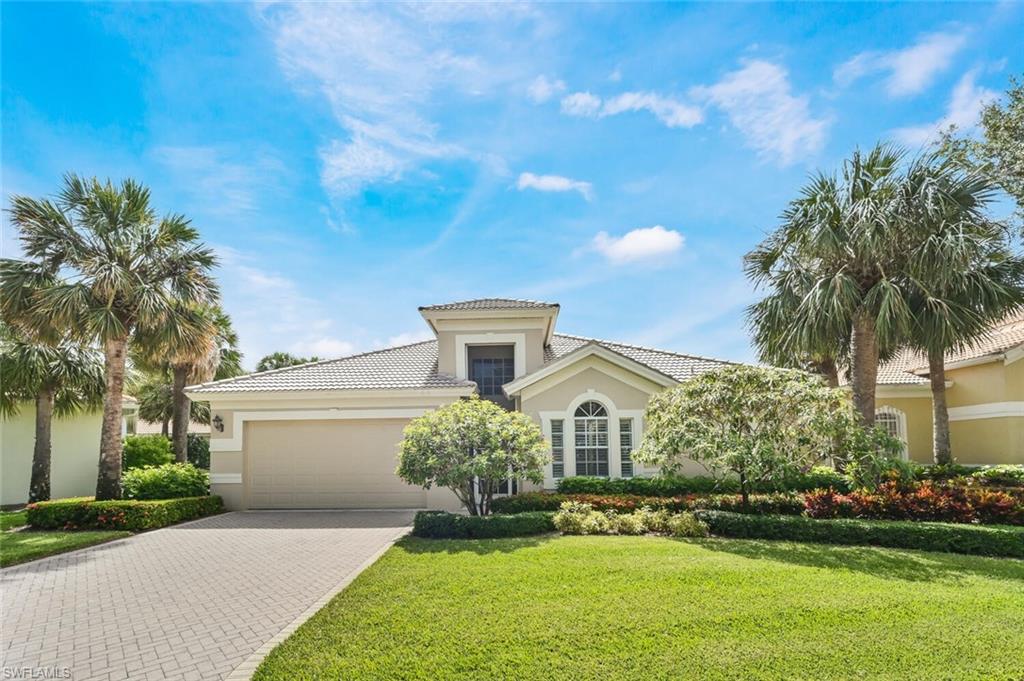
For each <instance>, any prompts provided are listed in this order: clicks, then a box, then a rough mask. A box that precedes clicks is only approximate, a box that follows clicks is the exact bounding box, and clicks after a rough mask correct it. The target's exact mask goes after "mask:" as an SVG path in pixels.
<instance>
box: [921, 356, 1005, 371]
mask: <svg viewBox="0 0 1024 681" xmlns="http://www.w3.org/2000/svg"><path fill="white" fill-rule="evenodd" d="M1002 358H1003V353H1001V352H996V353H992V354H988V355H982V356H981V357H969V358H967V359H961V360H959V361H957V362H946V363H944V365H943V368H944V369H945V370H946V371H950V370H951V369H963V368H965V367H973V366H978V365H979V364H989V363H991V362H997V361H999V360H1001V359H1002ZM911 373H914V374H917V375H918V376H927V375H928V367H926V366H924V367H920V368H918V369H914V370H913V371H912V372H911Z"/></svg>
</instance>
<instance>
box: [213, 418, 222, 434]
mask: <svg viewBox="0 0 1024 681" xmlns="http://www.w3.org/2000/svg"><path fill="white" fill-rule="evenodd" d="M213 427H214V428H216V429H217V432H218V433H223V432H224V419H222V418H221V417H220V414H217V415H216V416H214V417H213Z"/></svg>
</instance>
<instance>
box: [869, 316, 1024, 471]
mask: <svg viewBox="0 0 1024 681" xmlns="http://www.w3.org/2000/svg"><path fill="white" fill-rule="evenodd" d="M946 386H947V387H946V402H947V405H948V407H949V421H950V423H949V430H950V445H951V448H952V451H953V456H954V458H955V459H956V460H957V461H958V462H959V463H962V464H1002V463H1014V464H1024V311H1022V312H1018V313H1017V314H1014V315H1010V316H1009V317H1007V318H1005V319H1003V320H1002V321H1001V322H1000V323H999V324H996V325H994V326H993V327H992V329H991V331H990V332H989V334H988V335H987V336H986V337H985V338H984V339H982V340H981V341H979V342H977V343H975V344H974V345H972V346H970V347H969V348H967V349H965V350H963V351H959V352H951V353H949V354H947V355H946ZM876 405H877V406H876V414H875V418H876V422H877V423H878V424H879V425H881V426H883V427H885V428H887V429H888V430H889V431H890V432H891V433H892V434H893V435H895V436H896V437H897V438H899V439H900V440H902V441H903V442H904V445H905V453H906V455H907V457H908V458H909V459H910V460H912V461H918V462H921V463H931V462H932V392H931V387H930V384H929V381H928V360H927V358H925V357H924V356H922V355H921V354H919V353H916V352H913V351H910V350H904V351H902V352H900V353H899V354H898V355H897V356H896V357H894V358H893V359H891V360H890V361H888V362H885V363H883V364H882V365H881V366H880V367H879V371H878V389H877V392H876Z"/></svg>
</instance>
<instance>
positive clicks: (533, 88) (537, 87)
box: [526, 76, 565, 104]
mask: <svg viewBox="0 0 1024 681" xmlns="http://www.w3.org/2000/svg"><path fill="white" fill-rule="evenodd" d="M561 92H565V81H564V80H558V79H557V78H555V79H548V78H547V76H537V77H536V78H535V79H534V80H533V82H532V83H530V86H529V87H528V88H526V94H528V95H529V96H530V99H532V100H533V101H534V102H536V103H537V104H543V103H544V102H546V101H548V100H549V99H551V98H552V97H554V96H555V95H557V94H559V93H561Z"/></svg>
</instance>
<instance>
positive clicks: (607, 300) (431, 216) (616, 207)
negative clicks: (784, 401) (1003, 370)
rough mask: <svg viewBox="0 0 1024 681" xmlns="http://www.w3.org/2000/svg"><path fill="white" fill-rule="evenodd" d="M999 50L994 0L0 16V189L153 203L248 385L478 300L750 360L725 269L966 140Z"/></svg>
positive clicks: (12, 244) (1001, 62)
mask: <svg viewBox="0 0 1024 681" xmlns="http://www.w3.org/2000/svg"><path fill="white" fill-rule="evenodd" d="M1022 33H1024V5H1020V4H1014V3H1010V2H1004V3H1001V4H981V3H975V4H922V3H914V4H907V5H901V4H885V5H874V4H850V5H841V4H828V5H816V4H787V5H769V4H749V5H746V4H714V5H654V4H624V5H612V4H599V5H565V4H559V5H530V4H517V5H504V6H488V5H472V6H458V5H446V4H433V5H418V6H405V5H352V4H331V5H314V4H303V5H285V4H269V5H260V6H250V5H243V4H210V5H189V4H184V3H169V4H148V3H147V4H142V5H131V4H113V5H103V4H89V5H84V4H72V5H59V4H12V3H4V4H3V5H2V41H3V44H2V68H3V71H2V107H3V113H2V116H3V119H2V122H3V149H2V181H3V194H4V197H5V203H6V202H7V197H8V196H9V195H10V194H16V193H20V194H30V195H44V194H49V193H52V192H53V191H55V190H56V188H57V187H58V184H59V181H60V177H61V175H62V174H63V173H64V172H67V171H74V172H78V173H81V174H86V175H97V176H100V177H111V178H114V179H119V178H123V177H127V176H131V177H135V178H138V179H140V180H142V181H144V182H145V183H147V184H148V185H150V187H151V188H152V190H153V196H154V199H155V203H156V205H157V206H158V207H159V208H160V209H161V210H164V211H175V212H183V213H185V214H187V215H188V216H190V217H191V218H192V219H193V221H194V223H195V225H196V226H197V227H198V228H199V229H200V230H201V232H202V234H203V236H204V239H205V240H206V241H208V242H209V243H210V244H212V245H213V246H214V247H215V248H216V249H217V251H218V253H219V255H220V257H221V260H222V264H221V268H220V272H219V276H220V279H221V282H222V286H223V290H224V299H225V306H226V308H227V310H228V311H229V312H230V313H231V315H232V317H233V319H234V321H235V325H236V326H237V328H238V330H239V333H240V334H241V337H242V345H243V350H244V351H245V353H246V355H247V364H248V365H249V366H250V367H251V366H253V365H254V364H255V362H256V360H257V359H258V358H259V357H260V356H261V355H262V354H265V353H267V352H270V351H272V350H288V351H291V352H296V353H301V354H310V353H316V354H319V355H322V356H339V355H342V354H347V353H349V352H354V351H360V350H365V349H371V348H374V347H380V346H383V345H386V344H391V343H397V342H403V341H412V340H419V339H421V338H426V337H428V331H427V327H426V325H425V324H424V323H423V321H422V320H421V319H420V317H419V315H418V313H417V311H416V307H417V306H418V305H425V304H432V303H438V302H444V301H448V300H457V299H463V298H473V297H483V296H511V297H525V298H536V299H543V300H551V301H556V302H559V303H561V304H562V312H561V315H560V318H559V329H560V330H561V331H563V332H566V333H577V334H582V335H590V336H596V337H602V338H611V339H617V340H623V341H629V342H635V343H640V344H644V345H653V346H656V347H663V348H668V349H674V350H678V351H683V352H691V353H697V354H703V355H710V356H717V357H724V358H731V359H740V360H744V359H752V358H753V357H754V353H753V351H752V350H751V348H750V346H749V342H748V339H747V334H746V332H745V330H744V327H743V310H744V307H745V306H746V305H748V304H749V303H750V302H752V301H753V300H754V299H755V296H756V294H755V292H754V291H752V289H751V287H750V286H749V284H748V283H747V282H746V281H745V280H744V278H743V274H742V271H741V258H742V255H743V254H744V253H745V252H746V251H747V250H749V249H750V248H751V247H753V246H754V245H755V244H756V243H757V242H758V241H759V240H760V238H761V236H762V235H763V234H764V233H765V232H766V231H768V230H770V229H772V227H773V226H774V225H775V222H776V216H777V215H778V214H779V212H780V211H781V210H782V208H783V206H784V205H785V202H786V201H787V200H788V199H790V198H792V197H793V196H794V195H795V193H796V192H797V191H798V189H799V187H800V185H801V183H802V182H803V181H804V180H805V179H806V177H807V174H808V173H809V172H812V171H814V170H815V169H817V168H832V167H834V166H835V165H836V164H837V163H838V162H839V161H841V159H842V158H843V157H844V156H845V155H846V154H848V152H849V151H850V150H851V149H852V148H854V147H855V146H857V145H861V146H869V145H872V144H873V143H874V142H875V141H876V140H877V139H882V138H884V139H893V140H896V141H899V142H902V143H904V144H907V145H909V146H910V147H911V148H915V149H916V148H919V147H920V146H921V145H923V144H926V143H927V142H928V140H929V138H931V137H932V136H933V135H934V132H935V130H937V129H938V128H939V127H943V126H945V125H947V124H949V123H956V124H958V125H959V126H961V127H963V128H965V129H970V128H971V127H972V126H973V125H974V123H975V121H976V118H977V113H978V111H979V109H980V107H981V105H982V104H983V103H984V102H985V101H986V100H990V99H991V98H993V97H996V96H998V93H1000V92H1002V91H1003V90H1005V87H1006V85H1007V83H1008V78H1009V76H1010V75H1012V74H1020V73H1022V72H1024V50H1022V49H1021V45H1020V35H1021V34H1022ZM3 247H4V252H5V255H8V256H11V255H17V245H16V241H15V238H14V235H13V233H12V230H11V229H10V226H9V225H8V224H7V223H6V218H5V223H4V235H3Z"/></svg>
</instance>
